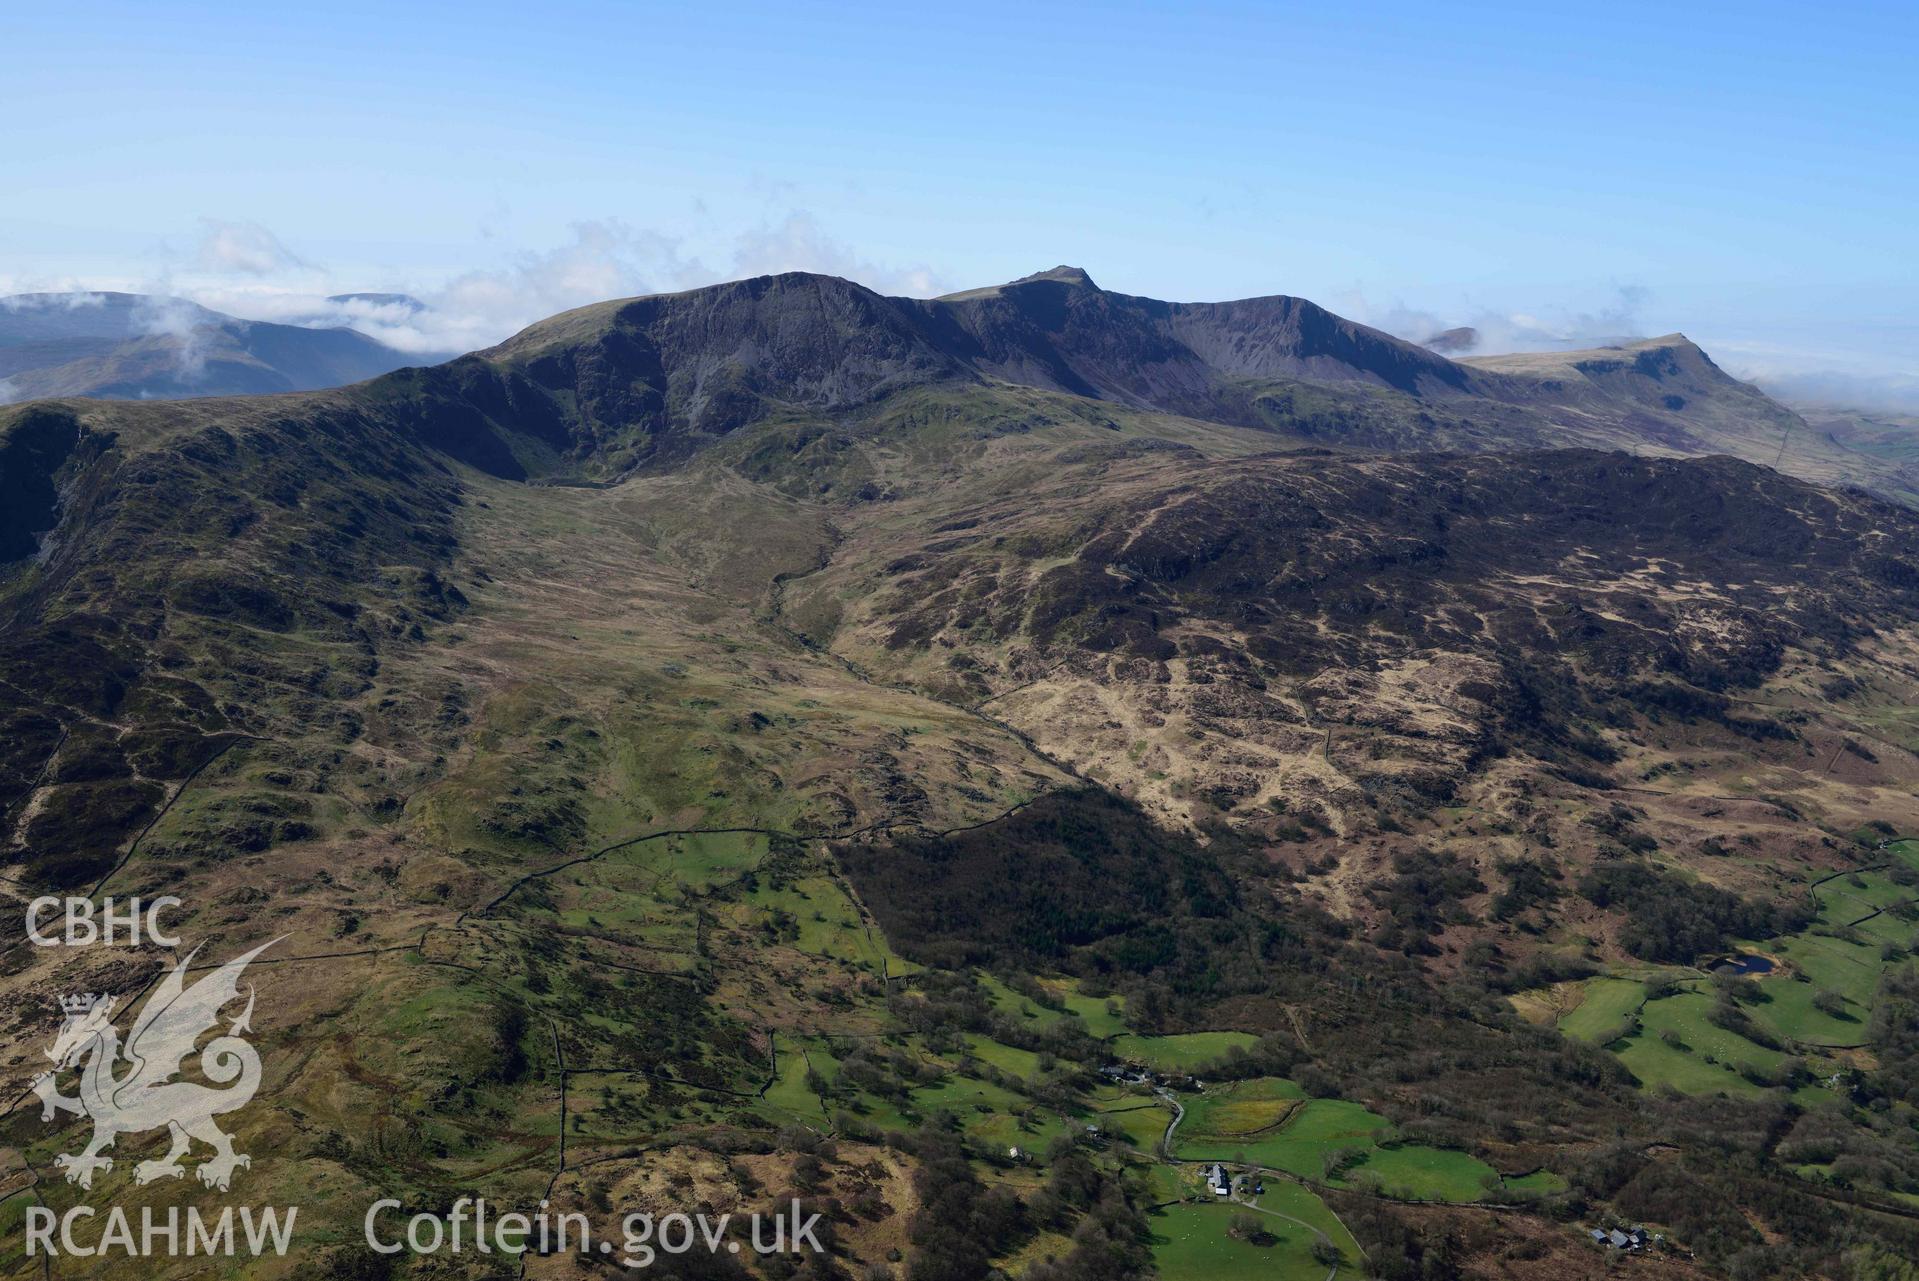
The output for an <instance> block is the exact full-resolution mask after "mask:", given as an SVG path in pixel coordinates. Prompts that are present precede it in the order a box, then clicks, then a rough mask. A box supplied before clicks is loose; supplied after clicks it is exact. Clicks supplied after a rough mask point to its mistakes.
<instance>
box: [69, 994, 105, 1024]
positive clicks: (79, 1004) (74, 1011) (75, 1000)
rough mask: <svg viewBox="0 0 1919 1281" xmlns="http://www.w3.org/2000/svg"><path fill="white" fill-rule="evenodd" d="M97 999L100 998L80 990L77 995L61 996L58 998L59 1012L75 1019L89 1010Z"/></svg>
mask: <svg viewBox="0 0 1919 1281" xmlns="http://www.w3.org/2000/svg"><path fill="white" fill-rule="evenodd" d="M99 1000H100V998H99V997H98V996H96V995H95V994H94V993H92V992H82V993H81V994H80V995H78V996H63V997H61V998H60V1012H61V1013H62V1014H64V1015H66V1016H67V1017H68V1018H70V1019H77V1018H79V1017H80V1016H81V1015H82V1014H86V1013H88V1012H89V1011H91V1010H92V1009H93V1007H94V1005H95V1004H96V1003H97V1002H98V1001H99Z"/></svg>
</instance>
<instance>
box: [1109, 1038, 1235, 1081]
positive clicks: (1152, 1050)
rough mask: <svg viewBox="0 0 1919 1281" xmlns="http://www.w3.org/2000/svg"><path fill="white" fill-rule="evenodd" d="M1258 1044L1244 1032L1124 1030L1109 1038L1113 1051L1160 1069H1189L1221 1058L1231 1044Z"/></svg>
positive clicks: (1178, 1070) (1189, 1070) (1125, 1057)
mask: <svg viewBox="0 0 1919 1281" xmlns="http://www.w3.org/2000/svg"><path fill="white" fill-rule="evenodd" d="M1258 1043H1259V1038H1258V1037H1256V1036H1252V1035H1249V1034H1248V1033H1245V1032H1186V1033H1182V1034H1180V1035H1177V1036H1134V1035H1132V1034H1131V1033H1128V1034H1127V1035H1125V1036H1121V1037H1118V1038H1116V1039H1115V1040H1114V1041H1113V1053H1114V1054H1116V1055H1118V1056H1119V1057H1120V1058H1123V1059H1127V1060H1130V1061H1134V1062H1139V1063H1144V1064H1146V1065H1147V1066H1148V1067H1152V1068H1157V1069H1159V1070H1160V1071H1161V1072H1191V1071H1193V1070H1194V1069H1195V1068H1199V1067H1203V1066H1205V1065H1206V1064H1208V1063H1211V1062H1213V1061H1214V1060H1215V1059H1218V1058H1221V1057H1223V1056H1224V1055H1225V1053H1226V1051H1228V1050H1230V1049H1232V1048H1233V1047H1234V1046H1239V1047H1240V1048H1242V1049H1251V1048H1252V1047H1253V1046H1254V1045H1257V1044H1258Z"/></svg>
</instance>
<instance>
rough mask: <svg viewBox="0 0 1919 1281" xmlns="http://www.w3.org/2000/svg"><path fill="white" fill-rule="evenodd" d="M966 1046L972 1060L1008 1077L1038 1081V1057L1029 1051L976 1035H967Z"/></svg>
mask: <svg viewBox="0 0 1919 1281" xmlns="http://www.w3.org/2000/svg"><path fill="white" fill-rule="evenodd" d="M966 1044H967V1045H968V1047H970V1048H971V1050H972V1053H973V1057H974V1058H976V1059H978V1060H979V1061H980V1062H981V1063H989V1064H991V1065H992V1066H994V1067H996V1068H998V1069H999V1070H1000V1071H1002V1072H1004V1073H1006V1074H1007V1075H1008V1076H1017V1077H1020V1078H1021V1079H1023V1080H1028V1081H1033V1080H1038V1079H1039V1076H1040V1070H1039V1055H1037V1054H1035V1053H1033V1052H1032V1051H1031V1050H1021V1049H1017V1048H1015V1047H1013V1046H1010V1045H1001V1044H1000V1043H999V1042H998V1041H990V1040H988V1039H987V1038H985V1037H983V1036H980V1035H979V1034H977V1033H969V1034H968V1035H967V1038H966Z"/></svg>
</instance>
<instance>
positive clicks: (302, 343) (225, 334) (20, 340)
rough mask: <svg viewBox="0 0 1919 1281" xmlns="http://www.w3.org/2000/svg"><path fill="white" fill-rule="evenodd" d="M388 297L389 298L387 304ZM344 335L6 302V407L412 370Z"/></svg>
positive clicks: (190, 316) (209, 315)
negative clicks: (60, 398)
mask: <svg viewBox="0 0 1919 1281" xmlns="http://www.w3.org/2000/svg"><path fill="white" fill-rule="evenodd" d="M382 297H383V296H382ZM419 360H420V357H417V356H410V355H408V354H407V353H405V352H401V351H397V350H395V349H393V348H391V347H388V346H386V345H385V344H383V343H380V342H377V341H375V340H374V339H372V338H369V337H367V336H366V335H365V334H362V333H359V332H358V331H356V330H354V329H351V328H346V327H339V326H336V327H331V328H307V327H304V326H299V325H276V324H268V323H265V322H262V321H253V320H240V319H238V318H236V317H233V316H228V315H224V314H222V313H220V312H217V311H212V310H209V309H208V308H205V307H202V306H199V305H198V304H196V303H192V302H188V301H187V300H186V299H184V298H168V297H162V296H156V295H150V294H122V293H76V294H16V295H14V296H12V297H8V298H0V397H4V399H8V400H30V399H36V398H40V397H47V396H92V397H98V398H102V399H109V400H175V399H180V398H183V397H188V396H228V395H245V394H255V393H262V392H279V391H312V390H317V389H319V388H323V387H337V386H341V385H343V384H346V383H354V382H361V381H363V380H365V379H368V378H372V377H375V376H376V375H379V374H383V373H387V372H388V371H390V370H393V369H398V368H400V367H401V366H403V365H407V364H412V363H415V362H417V361H419Z"/></svg>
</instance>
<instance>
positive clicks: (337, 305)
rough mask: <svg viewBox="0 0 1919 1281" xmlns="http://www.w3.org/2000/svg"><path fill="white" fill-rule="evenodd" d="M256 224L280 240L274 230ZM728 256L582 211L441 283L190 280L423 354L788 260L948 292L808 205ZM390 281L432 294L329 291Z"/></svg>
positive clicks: (311, 275)
mask: <svg viewBox="0 0 1919 1281" xmlns="http://www.w3.org/2000/svg"><path fill="white" fill-rule="evenodd" d="M213 225H215V226H218V227H221V228H231V227H234V226H237V225H238V224H227V223H221V224H213ZM258 230H260V231H261V232H262V234H265V235H266V236H267V240H268V241H269V242H270V243H271V244H273V245H276V246H277V245H278V241H277V240H273V239H272V237H271V235H270V233H265V232H264V229H258ZM223 243H226V242H223ZM725 256H726V260H725V262H724V263H722V264H721V265H718V266H715V265H713V264H711V263H708V262H706V261H704V260H703V259H702V258H700V257H699V256H698V255H697V254H695V253H694V252H692V251H691V250H689V248H688V247H687V245H686V244H685V242H684V241H682V240H681V239H679V238H677V237H674V236H669V235H666V234H663V233H661V232H657V231H652V230H648V229H644V228H635V227H631V226H629V225H627V224H626V223H624V222H622V221H620V220H618V219H596V220H588V221H582V222H578V223H575V224H574V225H573V227H572V228H571V231H570V235H569V238H568V239H567V240H566V241H565V242H564V243H562V244H560V245H557V246H555V247H553V248H551V249H547V250H543V251H539V252H522V253H519V254H516V255H514V256H512V257H511V258H509V259H508V260H507V261H506V262H505V263H504V264H503V265H501V266H499V267H494V268H490V269H476V270H473V271H468V272H463V273H461V274H459V275H457V276H454V277H452V278H451V279H448V280H445V281H443V282H440V283H438V284H433V285H420V284H414V285H411V286H409V285H407V284H406V283H404V282H396V281H369V280H345V279H341V278H340V277H339V276H338V275H337V274H335V273H333V272H328V271H323V270H321V269H319V268H314V267H310V266H308V265H307V264H304V263H299V262H298V260H297V259H292V257H291V255H288V260H289V262H290V263H291V264H294V266H293V268H291V269H287V270H282V271H280V272H278V273H277V274H274V273H261V274H262V275H263V277H264V276H269V275H271V276H272V277H273V278H263V279H260V280H257V281H249V282H245V283H236V282H234V281H233V280H231V279H230V278H228V279H211V280H205V281H202V282H200V283H199V284H198V285H197V286H195V285H190V284H188V283H186V282H184V281H182V282H181V285H180V292H183V293H185V294H187V295H188V296H190V297H192V298H194V299H196V300H197V301H199V302H201V303H204V304H205V305H206V306H209V307H213V308H215V309H216V310H219V311H225V312H229V313H231V314H233V315H237V316H244V317H246V318H248V319H250V320H270V321H275V322H278V323H282V324H299V325H313V326H332V325H351V326H352V327H353V328H355V329H357V330H359V331H360V332H362V333H364V334H366V335H368V336H369V337H372V338H377V339H379V340H380V341H381V342H384V343H386V344H388V345H389V346H392V347H396V348H398V349H399V350H401V351H405V352H410V353H414V354H418V355H441V354H448V353H453V352H463V351H472V350H474V349H476V348H481V347H488V346H491V345H492V344H494V343H497V342H500V341H502V340H504V339H506V338H508V337H510V336H511V335H512V334H514V333H517V332H518V331H519V330H521V329H523V328H525V327H526V326H527V325H530V324H532V323H534V322H535V321H538V320H543V319H545V318H546V317H548V316H551V315H554V314H556V313H558V312H562V311H567V310H570V309H572V308H574V307H582V306H585V305H587V304H589V303H595V302H603V301H606V300H607V299H611V298H628V297H634V296H636V295H640V294H648V293H662V292H670V291H674V290H681V289H693V288H697V287H699V286H701V285H710V284H715V283H718V282H720V281H723V280H734V279H739V278H741V277H745V276H758V275H772V274H776V273H779V272H785V271H814V272H821V273H824V274H828V275H836V276H845V277H847V278H848V279H851V280H856V281H858V282H859V283H861V284H863V285H866V286H868V287H870V288H873V289H877V290H879V291H880V292H882V293H904V294H911V295H915V296H929V295H932V294H936V293H939V292H941V283H940V281H939V279H938V277H937V276H936V275H935V274H934V272H933V271H932V270H931V269H930V268H927V267H924V266H916V267H911V268H905V269H895V268H889V267H886V266H884V265H882V264H878V263H874V262H872V261H870V260H867V259H864V258H861V257H859V256H857V255H856V254H854V253H853V252H852V251H851V249H850V248H849V247H848V246H847V245H846V244H845V243H844V242H842V241H840V240H837V239H835V238H834V237H833V236H831V235H829V234H828V233H827V232H826V230H825V229H824V228H823V227H822V226H821V225H820V224H819V222H818V220H817V219H815V218H814V217H813V216H812V215H811V214H809V213H806V212H804V211H794V212H791V213H789V214H787V215H786V216H785V217H784V218H782V219H780V220H778V221H776V222H771V223H767V224H764V225H762V226H759V227H755V228H751V229H749V230H747V231H744V232H741V233H739V234H738V235H736V236H735V237H734V238H733V239H732V241H731V243H730V244H728V245H727V247H726V250H725ZM224 274H225V275H227V276H228V277H230V276H231V274H232V273H231V272H227V273H224ZM316 286H317V287H316ZM382 289H386V290H391V291H392V292H396V293H401V294H403V295H405V296H408V297H410V298H413V299H416V300H417V301H418V302H419V303H421V304H424V305H423V306H420V307H414V306H410V305H408V304H407V303H405V302H394V301H380V300H370V299H350V300H346V301H334V300H333V299H332V298H330V297H329V295H331V294H335V293H348V292H358V291H376V290H382Z"/></svg>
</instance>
